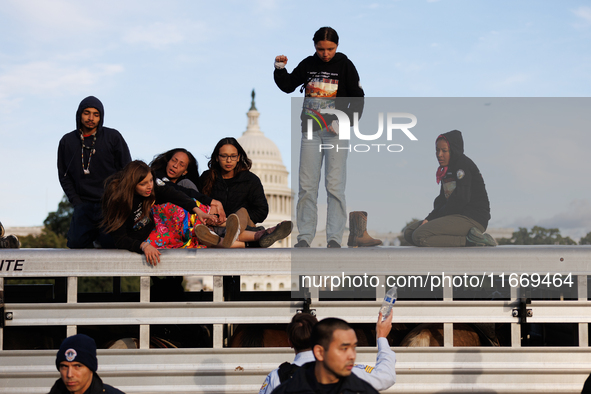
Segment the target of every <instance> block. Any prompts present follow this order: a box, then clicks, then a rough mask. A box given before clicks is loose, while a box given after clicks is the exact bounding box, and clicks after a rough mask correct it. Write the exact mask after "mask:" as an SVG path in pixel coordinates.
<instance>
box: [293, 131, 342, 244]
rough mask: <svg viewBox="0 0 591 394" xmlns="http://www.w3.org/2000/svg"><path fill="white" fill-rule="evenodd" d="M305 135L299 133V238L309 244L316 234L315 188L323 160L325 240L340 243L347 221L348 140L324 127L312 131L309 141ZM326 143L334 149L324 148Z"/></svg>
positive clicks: (297, 212)
mask: <svg viewBox="0 0 591 394" xmlns="http://www.w3.org/2000/svg"><path fill="white" fill-rule="evenodd" d="M307 136H308V133H307V132H303V133H302V145H301V149H300V170H299V171H300V174H299V183H300V188H299V193H298V205H297V208H296V216H297V225H298V232H299V235H298V241H301V240H304V241H306V242H307V243H308V245H311V244H312V240H313V239H314V236H315V235H316V224H317V222H318V206H317V200H318V187H319V184H320V174H321V170H322V161H324V179H325V182H324V184H325V187H326V193H327V203H328V212H327V216H326V241H327V242H330V241H332V240H334V241H336V242H338V243H339V244H340V243H341V242H342V239H343V233H344V232H345V224H346V222H347V203H346V202H345V186H346V183H347V154H348V149H349V141H340V140H339V136H338V135H336V134H333V133H331V132H329V131H327V130H325V129H322V130H320V131H315V132H313V133H312V139H311V140H309V139H308V138H307ZM339 143H340V146H339ZM321 144H324V145H323V147H324V149H322V150H320V146H321ZM328 145H332V146H333V148H332V149H326V147H327V146H328ZM337 146H338V147H339V149H338V151H337Z"/></svg>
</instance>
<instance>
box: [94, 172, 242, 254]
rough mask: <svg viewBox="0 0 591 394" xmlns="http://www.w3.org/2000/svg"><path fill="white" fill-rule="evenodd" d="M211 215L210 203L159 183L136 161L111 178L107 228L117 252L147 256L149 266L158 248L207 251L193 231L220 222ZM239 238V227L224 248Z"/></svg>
mask: <svg viewBox="0 0 591 394" xmlns="http://www.w3.org/2000/svg"><path fill="white" fill-rule="evenodd" d="M208 211H209V207H208V206H207V205H204V204H201V202H199V201H196V200H194V199H192V198H190V197H188V196H187V195H186V194H184V193H182V192H180V191H178V190H176V189H174V188H173V187H171V186H170V185H166V184H164V185H154V178H153V174H152V171H151V169H150V167H148V165H147V164H146V163H144V162H143V161H140V160H135V161H132V162H131V163H129V164H128V165H127V166H125V167H124V168H123V170H121V171H119V172H118V173H116V174H114V175H113V176H111V177H110V178H109V179H108V180H107V187H106V188H105V193H104V195H103V217H104V219H103V223H102V224H103V225H104V227H105V229H106V232H107V233H110V234H111V235H112V236H113V239H114V241H115V246H116V248H117V249H127V250H129V251H132V252H136V253H140V254H142V253H143V254H144V255H145V256H146V260H147V261H148V263H150V264H152V265H156V264H157V263H159V262H160V252H159V251H158V249H173V248H201V247H203V245H200V244H199V242H198V240H197V239H196V237H195V235H194V232H193V231H192V230H191V228H193V227H194V226H195V225H197V224H201V223H208V224H209V223H211V224H217V223H218V219H217V217H216V216H214V215H211V214H209V213H207V212H208ZM234 216H235V215H234ZM236 219H237V218H236ZM235 236H237V229H236V230H235V231H234V233H231V232H228V234H227V236H226V238H224V239H221V242H220V245H219V246H222V247H230V246H231V244H232V243H233V242H234V241H235Z"/></svg>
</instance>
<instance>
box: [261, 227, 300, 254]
mask: <svg viewBox="0 0 591 394" xmlns="http://www.w3.org/2000/svg"><path fill="white" fill-rule="evenodd" d="M292 227H293V226H292V224H291V220H286V221H284V222H281V223H279V224H278V225H277V226H275V228H274V229H267V231H269V230H272V231H271V232H270V233H265V234H264V235H263V236H262V237H261V238H260V239H259V245H261V248H268V247H269V246H271V245H273V244H274V243H275V242H277V241H279V240H280V239H283V238H285V237H287V236H288V235H289V234H291V228H292Z"/></svg>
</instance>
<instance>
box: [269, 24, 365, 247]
mask: <svg viewBox="0 0 591 394" xmlns="http://www.w3.org/2000/svg"><path fill="white" fill-rule="evenodd" d="M313 41H314V47H315V49H316V52H315V53H314V55H312V56H308V57H307V58H305V59H304V60H302V61H301V62H300V64H298V66H297V67H296V68H295V69H294V70H293V72H292V73H291V74H289V73H288V72H287V70H286V69H285V65H286V64H287V57H286V56H284V55H280V56H277V57H276V58H275V71H274V74H273V76H274V78H275V83H276V84H277V86H278V87H279V89H281V90H282V91H284V92H285V93H291V92H293V91H294V90H295V89H296V88H297V87H298V86H300V85H302V88H301V89H300V92H303V91H304V89H305V91H306V97H305V99H304V108H303V109H302V114H301V119H302V145H301V150H300V167H299V184H300V186H299V193H298V204H297V208H296V210H297V213H296V215H297V224H298V231H299V234H298V243H297V244H296V245H295V246H296V247H309V246H310V244H311V243H312V240H313V239H314V236H315V235H316V224H317V221H318V207H317V199H318V185H319V182H320V175H321V170H322V161H323V160H325V185H326V192H327V194H328V212H327V218H326V238H327V239H326V240H327V243H328V245H327V246H328V247H329V248H340V247H341V240H342V238H343V233H344V231H345V224H346V222H347V203H346V201H345V185H346V178H347V152H348V150H347V149H346V147H344V146H339V148H341V149H336V147H337V146H338V145H339V136H338V132H339V124H338V120H337V117H336V116H335V115H328V114H324V115H322V117H323V118H324V120H325V123H324V125H323V126H322V127H321V126H320V125H318V124H317V123H316V122H315V121H314V122H312V126H313V133H312V139H308V133H306V132H305V128H306V127H307V124H308V119H312V117H311V115H314V114H318V113H317V110H319V109H335V108H336V109H339V110H341V111H343V112H345V113H346V114H347V115H348V116H349V119H350V120H351V123H352V120H353V113H355V112H357V113H358V114H359V117H361V113H362V111H363V99H361V98H362V97H363V96H364V95H365V94H364V92H363V89H362V88H361V85H360V83H359V74H357V70H356V69H355V66H354V65H353V63H352V62H351V61H350V60H349V59H348V58H347V56H345V55H344V54H342V53H340V52H337V51H336V50H337V47H338V45H339V36H338V34H337V32H336V31H335V30H334V29H333V28H331V27H322V28H320V29H319V30H318V31H317V32H316V33H315V34H314V38H313ZM355 97H357V98H358V99H356V100H355V99H349V100H347V99H344V98H355ZM338 98H341V99H338ZM335 99H337V100H335ZM320 144H330V145H332V146H333V147H335V149H328V150H320V149H319V146H320ZM347 145H348V144H347Z"/></svg>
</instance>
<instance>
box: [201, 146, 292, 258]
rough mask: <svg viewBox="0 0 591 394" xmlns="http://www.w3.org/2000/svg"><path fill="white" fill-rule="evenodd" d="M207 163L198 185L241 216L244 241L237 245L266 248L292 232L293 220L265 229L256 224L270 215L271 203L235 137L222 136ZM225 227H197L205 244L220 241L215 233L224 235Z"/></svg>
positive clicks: (225, 209) (239, 237) (241, 236)
mask: <svg viewBox="0 0 591 394" xmlns="http://www.w3.org/2000/svg"><path fill="white" fill-rule="evenodd" d="M207 165H208V167H209V170H207V171H205V172H204V173H203V174H202V175H201V178H199V183H200V185H199V188H200V189H201V190H202V191H203V193H205V194H206V195H208V196H209V197H211V198H213V199H215V200H218V201H220V202H221V203H222V205H223V207H224V211H225V212H226V214H227V215H230V214H235V215H236V216H238V218H239V222H240V235H239V236H238V241H240V242H242V244H239V243H236V244H235V245H234V247H264V248H267V247H269V246H271V245H272V244H273V243H275V242H276V241H278V240H280V239H283V238H285V237H287V236H288V235H289V234H290V233H291V227H292V226H291V221H284V222H281V223H279V224H278V225H277V226H275V227H271V228H269V229H266V230H265V229H258V228H255V227H254V226H256V224H257V223H262V222H264V221H265V219H266V218H267V215H268V214H269V204H268V203H267V197H266V196H265V190H264V189H263V184H262V183H261V180H260V179H259V177H258V176H256V175H255V174H253V173H252V172H250V168H251V167H252V162H251V160H250V159H249V158H248V155H247V154H246V152H245V151H244V148H242V146H241V145H240V143H238V141H237V140H236V138H233V137H226V138H222V139H221V140H220V141H219V142H218V143H217V144H216V146H215V148H214V150H213V153H212V154H211V157H210V159H209V163H208V164H207ZM225 230H226V229H225V228H224V225H221V226H219V225H218V226H214V228H213V232H214V233H210V231H209V230H207V229H205V228H204V226H199V228H196V231H197V236H198V237H199V239H200V240H201V241H203V242H204V243H205V244H206V245H207V244H208V243H215V242H218V241H217V238H216V237H217V236H218V235H223V234H224V233H225ZM247 230H256V231H247ZM216 234H217V235H216Z"/></svg>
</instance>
